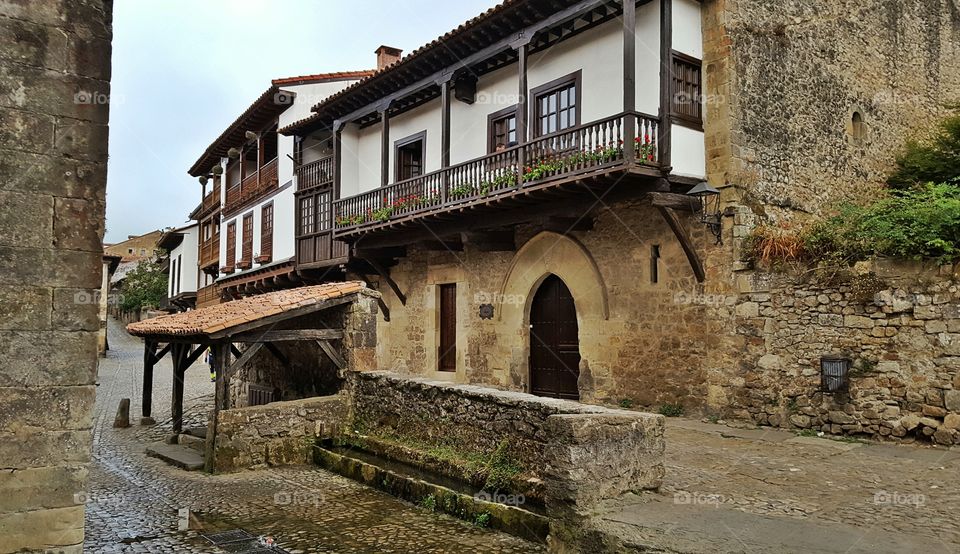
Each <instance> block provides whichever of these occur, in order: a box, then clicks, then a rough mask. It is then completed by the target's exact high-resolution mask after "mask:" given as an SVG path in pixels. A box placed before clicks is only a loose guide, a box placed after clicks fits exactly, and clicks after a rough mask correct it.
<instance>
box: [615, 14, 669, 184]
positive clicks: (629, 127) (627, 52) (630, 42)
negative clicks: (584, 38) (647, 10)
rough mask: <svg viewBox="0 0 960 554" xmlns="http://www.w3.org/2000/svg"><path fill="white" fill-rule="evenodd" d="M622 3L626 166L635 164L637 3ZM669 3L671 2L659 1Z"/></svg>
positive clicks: (624, 152)
mask: <svg viewBox="0 0 960 554" xmlns="http://www.w3.org/2000/svg"><path fill="white" fill-rule="evenodd" d="M621 1H622V3H623V111H624V112H626V113H627V115H626V116H625V117H624V118H623V157H624V159H625V160H626V162H627V164H628V165H633V164H634V163H636V155H635V154H634V146H635V145H634V142H633V139H634V137H635V136H636V134H637V119H636V117H635V116H633V114H632V112H633V111H635V110H636V109H637V101H636V97H637V37H636V35H637V3H636V0H621ZM661 1H664V2H671V1H672V0H661Z"/></svg>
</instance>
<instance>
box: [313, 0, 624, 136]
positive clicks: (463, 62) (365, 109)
mask: <svg viewBox="0 0 960 554" xmlns="http://www.w3.org/2000/svg"><path fill="white" fill-rule="evenodd" d="M605 1H606V0H581V1H580V2H577V3H576V4H573V5H572V6H570V7H568V8H566V9H563V10H560V11H558V12H554V13H553V14H551V15H549V16H547V17H545V18H541V19H538V20H536V21H532V22H531V24H530V25H528V26H527V27H525V28H524V29H522V30H520V31H519V32H516V33H512V34H511V35H510V36H508V37H507V38H504V39H501V40H499V41H497V42H495V43H494V44H491V45H490V46H487V47H486V48H481V49H479V50H475V51H473V52H471V53H470V54H469V55H467V56H462V57H460V59H459V60H458V61H457V62H456V63H454V64H452V65H450V66H447V67H445V68H443V69H441V70H439V71H436V72H434V73H432V74H430V75H428V76H426V77H424V78H422V79H420V80H419V81H416V82H414V83H412V84H410V85H407V86H405V87H403V88H401V89H399V90H397V91H396V92H393V93H391V94H389V95H387V96H385V97H383V98H381V99H378V100H377V101H376V102H373V103H370V104H367V105H365V106H362V107H360V108H357V109H356V110H353V111H352V112H350V113H347V114H345V115H343V116H341V117H339V118H338V119H339V120H340V121H344V122H347V121H354V120H356V119H358V118H361V117H363V116H365V115H369V114H371V113H373V112H375V111H377V109H378V108H379V106H380V104H381V103H382V102H383V101H388V102H392V101H394V100H400V99H403V98H405V97H407V96H410V95H411V94H413V93H415V92H417V91H419V90H421V89H424V88H429V87H432V86H435V84H436V82H437V80H438V79H440V78H442V77H443V76H444V75H446V74H448V73H455V72H456V71H459V70H461V69H468V68H470V67H471V66H472V65H474V64H476V63H479V62H482V61H484V60H486V59H487V58H489V57H491V56H494V55H496V54H497V53H500V52H502V51H504V50H507V49H509V48H516V45H517V44H518V43H519V42H530V40H532V39H533V38H534V36H535V35H536V34H537V33H539V32H541V31H543V30H544V29H549V28H550V27H553V26H555V25H557V24H558V23H562V22H564V21H566V20H568V19H571V18H575V17H578V16H580V15H581V14H583V13H584V12H586V11H588V10H592V9H594V8H596V7H597V6H599V5H602V4H603V3H604V2H605ZM311 111H313V110H311Z"/></svg>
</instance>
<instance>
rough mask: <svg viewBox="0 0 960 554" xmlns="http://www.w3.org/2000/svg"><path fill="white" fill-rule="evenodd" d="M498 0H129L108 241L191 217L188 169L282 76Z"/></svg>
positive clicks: (116, 26) (416, 34)
mask: <svg viewBox="0 0 960 554" xmlns="http://www.w3.org/2000/svg"><path fill="white" fill-rule="evenodd" d="M496 1H497V0H456V1H449V0H359V1H342V0H312V1H311V0H117V1H116V2H115V4H114V18H113V33H114V34H113V78H112V84H111V86H112V93H111V106H110V161H109V173H108V178H107V235H106V237H105V239H104V240H105V241H106V242H118V241H121V240H124V239H125V238H126V237H127V235H134V234H142V233H146V232H148V231H152V230H156V229H160V228H163V227H172V226H178V225H182V224H183V223H185V222H186V221H187V214H188V213H190V211H191V210H193V208H194V207H196V205H197V204H198V203H199V202H200V183H199V182H198V181H197V180H196V179H194V178H193V177H190V176H189V175H187V169H188V168H189V167H190V165H191V164H192V163H193V162H194V161H195V160H196V159H197V158H198V157H200V154H201V153H202V152H203V150H204V149H205V148H206V147H207V146H208V145H209V144H210V142H212V141H213V139H214V138H216V137H217V136H218V135H219V134H220V133H221V132H222V131H223V130H224V129H225V128H226V126H227V125H229V124H230V123H231V122H233V120H234V119H236V117H237V116H238V115H240V113H241V112H242V111H243V110H244V109H246V107H247V106H249V105H250V103H251V102H253V100H254V99H256V98H257V96H259V95H260V93H262V92H263V91H264V90H265V89H266V88H267V87H268V86H270V80H271V79H274V78H278V77H290V76H294V75H305V74H311V73H326V72H330V71H347V70H356V69H371V68H373V67H374V66H375V65H376V57H375V55H374V53H373V51H374V50H375V49H376V48H377V47H378V46H380V45H381V44H387V45H389V46H395V47H397V48H402V49H403V50H404V53H408V52H410V51H411V50H414V49H416V48H418V47H420V46H422V45H423V44H425V43H427V42H429V41H431V40H433V39H435V38H437V37H438V36H440V35H442V34H444V33H446V32H447V31H449V30H451V29H453V28H455V27H456V26H457V25H459V24H460V23H462V22H463V21H465V20H467V19H469V18H471V17H473V16H475V15H478V14H479V13H481V12H483V11H484V10H486V9H487V8H489V7H491V6H493V5H494V4H495V3H496Z"/></svg>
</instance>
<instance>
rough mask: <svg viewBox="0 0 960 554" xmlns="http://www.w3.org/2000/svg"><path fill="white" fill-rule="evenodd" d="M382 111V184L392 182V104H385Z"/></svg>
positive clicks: (381, 107) (383, 185) (382, 185)
mask: <svg viewBox="0 0 960 554" xmlns="http://www.w3.org/2000/svg"><path fill="white" fill-rule="evenodd" d="M378 111H379V112H380V186H381V187H385V186H387V185H388V184H390V104H383V105H381V106H380V109H379V110H378Z"/></svg>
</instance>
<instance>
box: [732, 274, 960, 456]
mask: <svg viewBox="0 0 960 554" xmlns="http://www.w3.org/2000/svg"><path fill="white" fill-rule="evenodd" d="M954 270H955V268H954V267H952V266H945V267H943V268H940V270H939V271H938V270H937V268H935V267H914V266H906V265H892V264H872V265H870V266H867V265H866V264H862V265H861V266H860V267H859V272H860V273H858V274H851V275H849V276H843V277H842V278H839V279H836V281H837V282H836V283H829V282H828V284H823V283H820V282H817V281H812V282H803V281H800V280H798V279H797V278H796V276H795V275H782V274H780V275H770V274H753V275H751V277H750V279H748V280H747V281H745V283H744V285H745V288H747V291H746V292H744V293H743V294H741V295H739V296H738V297H735V298H736V302H735V304H734V305H732V306H721V307H717V308H716V309H715V310H714V311H713V315H714V316H715V317H718V318H724V319H727V320H728V321H729V325H728V326H727V328H728V329H729V331H728V333H729V335H731V336H736V337H739V338H740V339H741V340H742V342H743V344H744V348H743V349H742V350H740V351H739V352H736V353H734V352H731V353H730V355H729V356H728V359H727V364H728V366H729V367H731V368H735V369H734V371H733V372H732V373H735V374H736V375H737V378H735V379H733V380H731V381H730V382H729V383H728V384H727V386H728V387H729V388H730V393H729V399H730V406H729V410H730V412H729V413H731V414H732V415H735V416H738V417H740V418H744V419H749V420H752V421H754V422H756V423H758V424H762V425H772V426H779V427H785V428H793V429H814V430H817V431H822V432H825V433H830V434H867V435H872V436H875V437H893V438H903V437H906V438H907V439H911V438H913V437H917V438H920V439H922V440H932V441H934V442H937V443H939V444H944V445H951V444H956V443H960V371H958V369H960V286H958V277H957V275H956V273H955V272H954ZM830 355H840V356H842V357H845V358H849V359H850V360H852V361H853V367H852V369H851V374H850V375H851V376H850V389H849V392H848V393H846V394H839V393H834V394H829V393H822V392H820V358H821V357H823V356H830Z"/></svg>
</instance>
